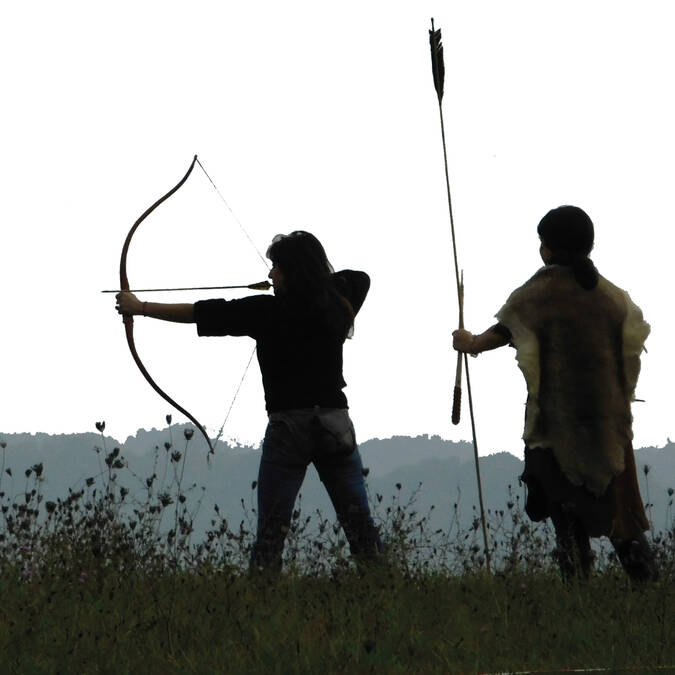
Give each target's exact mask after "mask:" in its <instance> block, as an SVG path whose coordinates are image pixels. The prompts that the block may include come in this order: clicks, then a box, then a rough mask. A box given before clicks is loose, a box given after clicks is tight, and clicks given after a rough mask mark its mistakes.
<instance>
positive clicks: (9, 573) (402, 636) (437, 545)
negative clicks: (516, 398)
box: [0, 439, 675, 673]
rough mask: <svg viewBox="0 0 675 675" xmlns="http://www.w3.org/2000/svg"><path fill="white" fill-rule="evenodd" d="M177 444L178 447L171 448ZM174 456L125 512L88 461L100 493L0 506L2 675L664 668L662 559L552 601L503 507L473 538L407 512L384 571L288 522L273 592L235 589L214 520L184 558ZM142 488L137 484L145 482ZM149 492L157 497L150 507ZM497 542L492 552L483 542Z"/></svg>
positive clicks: (664, 536)
mask: <svg viewBox="0 0 675 675" xmlns="http://www.w3.org/2000/svg"><path fill="white" fill-rule="evenodd" d="M188 440H189V439H188ZM180 460H181V458H180V457H179V456H178V454H174V456H173V459H167V461H168V462H173V464H174V465H175V470H174V471H169V472H167V475H169V476H173V478H172V479H171V480H169V481H168V482H167V483H166V484H165V485H163V486H159V487H158V488H157V489H155V490H151V489H150V488H151V485H148V492H147V499H146V501H145V502H144V503H132V504H129V503H128V499H129V496H128V494H125V492H124V490H120V489H118V488H117V486H116V485H115V480H114V472H115V471H116V470H120V469H122V468H124V460H123V458H122V457H121V456H120V453H119V451H118V450H113V451H111V452H109V453H108V452H106V453H105V465H106V470H105V471H104V472H103V475H102V477H100V478H101V481H100V483H97V484H94V483H93V482H92V483H91V484H88V485H87V486H86V487H85V488H84V489H82V490H79V491H71V492H70V493H69V494H68V495H66V496H64V498H63V499H61V500H58V501H57V502H45V501H44V500H43V499H42V498H41V494H40V483H41V479H42V476H41V473H42V468H41V466H40V465H34V466H33V467H30V468H29V469H26V472H25V474H26V475H25V478H26V487H25V491H23V492H21V493H18V494H14V495H6V494H5V493H4V492H2V491H1V490H0V499H1V500H2V502H1V503H2V521H1V522H0V554H1V558H0V561H1V565H2V567H1V571H0V584H1V587H2V588H1V593H2V602H1V603H0V672H2V673H13V672H16V673H152V672H158V673H159V672H162V673H165V672H168V673H173V672H175V673H213V672H218V673H220V672H222V673H320V672H324V673H340V672H345V673H369V672H377V673H481V672H513V671H524V670H539V671H546V672H556V669H557V671H560V670H562V669H564V668H607V669H610V670H609V672H621V670H622V669H629V668H630V669H634V671H636V672H640V673H649V672H664V668H665V667H667V666H669V665H675V609H674V607H675V591H674V590H673V588H674V584H673V582H674V581H675V564H674V562H675V555H674V552H675V541H674V536H673V535H674V533H673V528H672V526H671V528H670V531H667V532H663V533H660V535H659V536H658V537H657V542H656V545H655V546H656V549H657V551H658V555H659V559H660V564H661V578H660V580H659V581H658V582H655V583H652V584H649V585H646V586H644V587H641V588H633V587H631V585H630V583H629V581H628V579H627V577H626V576H625V575H624V574H623V572H622V571H621V569H620V568H619V567H618V566H617V563H616V562H615V561H614V560H613V559H612V556H611V555H609V556H601V557H600V558H599V559H598V564H597V568H598V569H597V571H596V573H595V574H594V575H593V577H592V579H591V580H590V581H589V582H587V583H583V584H578V585H571V586H563V585H562V584H561V582H560V579H559V575H558V573H557V569H556V567H555V565H554V562H553V559H552V555H551V553H552V546H553V543H552V541H551V538H550V533H547V531H546V530H545V529H542V528H541V527H534V526H531V525H530V524H529V523H528V522H527V519H526V518H524V517H523V514H522V511H521V510H520V509H519V508H518V506H517V505H516V506H515V507H514V508H513V509H512V510H510V511H509V512H508V513H498V514H491V535H492V537H493V539H492V541H493V545H494V550H493V559H494V565H493V570H492V572H491V573H488V572H487V571H486V570H485V568H484V565H483V564H482V563H483V562H484V561H483V557H482V551H481V549H480V546H479V545H478V543H477V542H478V541H479V540H478V537H477V535H478V529H477V528H475V527H473V528H470V529H469V530H468V531H466V532H462V531H459V530H455V531H453V532H451V533H449V532H445V531H444V532H440V531H436V532H427V531H426V529H425V523H426V517H425V516H424V515H419V514H415V512H414V508H413V507H414V504H412V503H407V504H401V503H398V502H397V500H396V499H394V501H393V502H392V503H391V504H389V505H387V506H381V511H377V519H378V522H379V524H380V526H381V531H382V535H383V539H384V540H385V542H386V545H387V551H388V553H387V556H386V561H384V562H383V564H381V565H378V566H377V567H374V568H369V569H363V568H361V569H359V568H357V567H356V566H355V565H354V564H353V562H352V561H350V560H349V558H348V556H347V554H346V551H345V546H344V542H343V540H342V535H341V532H340V530H339V528H337V527H334V523H332V522H331V521H329V520H328V519H323V518H321V517H320V515H319V517H318V518H315V519H314V521H312V520H311V518H310V517H304V516H303V515H302V514H301V513H299V512H298V513H296V515H295V518H294V521H293V526H292V528H291V532H290V533H289V541H288V546H287V552H286V565H285V572H284V573H283V574H282V575H281V576H280V577H278V578H273V579H270V578H265V577H261V576H254V577H251V576H249V575H248V574H247V572H246V569H245V568H246V560H247V557H248V549H249V547H250V544H251V541H252V533H251V532H250V528H248V529H247V527H246V525H245V519H244V520H243V521H242V523H241V524H240V525H239V527H238V528H236V529H231V528H230V526H229V525H228V523H227V521H225V520H224V519H222V518H219V517H218V514H214V519H213V521H212V522H213V529H212V530H211V531H210V532H209V533H208V535H207V537H206V538H205V539H204V541H200V542H198V543H193V542H192V540H191V535H192V532H191V520H192V517H193V516H194V513H191V512H190V511H189V510H188V508H187V506H186V504H187V502H186V501H185V500H184V499H182V496H183V495H184V492H183V490H182V488H181V481H180V476H181V471H180ZM151 483H152V481H151ZM0 487H1V485H0ZM160 488H161V489H160ZM497 535H499V536H497ZM668 672H675V667H674V668H672V669H670V670H669V671H668Z"/></svg>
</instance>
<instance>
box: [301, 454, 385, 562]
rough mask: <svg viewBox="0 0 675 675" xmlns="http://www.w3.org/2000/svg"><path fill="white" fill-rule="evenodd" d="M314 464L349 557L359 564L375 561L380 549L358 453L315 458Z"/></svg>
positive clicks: (380, 542)
mask: <svg viewBox="0 0 675 675" xmlns="http://www.w3.org/2000/svg"><path fill="white" fill-rule="evenodd" d="M314 464H315V466H316V469H317V471H318V473H319V478H320V479H321V482H322V483H323V484H324V485H325V487H326V490H327V491H328V496H329V497H330V499H331V502H332V503H333V507H334V508H335V513H336V515H337V517H338V520H339V521H340V524H341V525H342V528H343V529H344V532H345V535H346V537H347V541H349V549H350V551H351V553H352V555H353V556H355V557H356V558H357V559H360V560H362V561H363V560H366V561H368V560H371V561H372V560H374V559H376V558H377V557H378V555H379V554H381V553H383V551H384V548H383V546H382V541H381V540H380V535H379V533H378V531H377V528H376V527H375V523H374V522H373V518H372V516H371V515H370V507H369V506H368V495H367V493H366V485H365V480H364V476H363V464H362V462H361V455H360V454H359V451H358V450H356V449H355V450H353V451H352V452H351V453H350V454H349V455H338V456H335V455H332V456H328V457H322V458H316V459H315V460H314Z"/></svg>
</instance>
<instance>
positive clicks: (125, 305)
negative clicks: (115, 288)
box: [115, 291, 143, 316]
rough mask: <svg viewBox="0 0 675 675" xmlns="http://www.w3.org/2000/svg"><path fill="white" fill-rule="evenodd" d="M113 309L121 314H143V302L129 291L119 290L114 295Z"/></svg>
mask: <svg viewBox="0 0 675 675" xmlns="http://www.w3.org/2000/svg"><path fill="white" fill-rule="evenodd" d="M115 300H117V305H116V306H115V309H116V310H117V311H118V312H119V313H120V314H122V315H127V316H134V315H135V314H143V303H142V302H141V301H140V300H139V299H138V298H137V297H136V296H135V295H134V294H133V293H131V291H121V292H120V293H118V294H117V295H116V296H115Z"/></svg>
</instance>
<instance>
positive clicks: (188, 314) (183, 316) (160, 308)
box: [115, 291, 195, 323]
mask: <svg viewBox="0 0 675 675" xmlns="http://www.w3.org/2000/svg"><path fill="white" fill-rule="evenodd" d="M115 299H116V300H117V307H116V309H117V311H118V312H119V313H120V314H128V315H131V316H137V315H141V316H149V317H150V318H152V319H161V320H162V321H173V322H175V323H194V322H195V312H194V305H193V304H192V303H165V302H142V301H141V300H139V299H138V298H137V297H136V296H135V295H134V294H133V293H131V291H122V292H120V293H118V294H117V295H116V296H115Z"/></svg>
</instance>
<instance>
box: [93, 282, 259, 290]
mask: <svg viewBox="0 0 675 675" xmlns="http://www.w3.org/2000/svg"><path fill="white" fill-rule="evenodd" d="M270 286H271V285H270V283H269V282H268V281H259V282H258V283H255V284H245V285H243V286H188V287H185V288H132V289H129V293H164V292H168V291H216V290H227V289H234V288H250V289H252V290H254V291H267V290H269V288H270ZM119 292H120V291H119V290H109V291H101V293H119Z"/></svg>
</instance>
